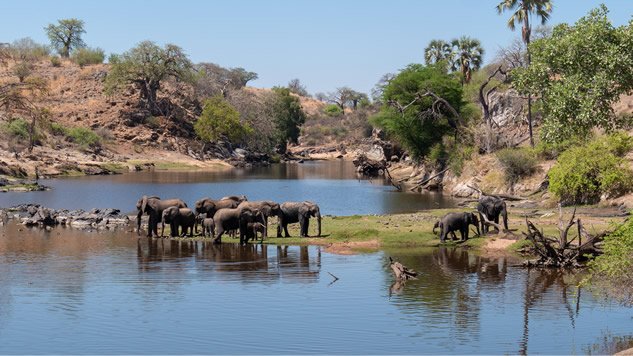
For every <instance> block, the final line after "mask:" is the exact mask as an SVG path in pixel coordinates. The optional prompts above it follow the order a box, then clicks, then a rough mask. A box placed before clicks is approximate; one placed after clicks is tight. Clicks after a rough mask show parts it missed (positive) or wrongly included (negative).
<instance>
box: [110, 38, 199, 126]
mask: <svg viewBox="0 0 633 356" xmlns="http://www.w3.org/2000/svg"><path fill="white" fill-rule="evenodd" d="M110 64H111V66H112V67H111V69H110V73H108V76H107V77H106V82H105V87H106V93H108V94H111V93H112V92H114V91H116V90H120V89H121V88H123V87H124V86H125V85H129V84H133V85H134V86H136V87H137V88H138V89H139V91H140V96H141V104H142V105H143V106H144V107H145V108H147V109H148V110H149V111H150V112H151V113H152V114H159V115H160V114H162V112H161V111H160V109H159V107H158V105H157V102H156V93H157V92H158V90H159V89H160V87H161V82H162V81H163V80H165V79H167V78H170V77H171V78H176V79H178V80H182V81H193V75H192V71H191V68H192V64H191V62H190V61H189V59H188V58H187V56H186V55H185V53H184V52H183V51H182V49H181V48H180V47H178V46H175V45H172V44H167V45H165V48H160V47H159V46H157V45H156V44H155V43H154V42H151V41H144V42H141V43H139V44H138V45H137V46H136V47H134V48H132V49H131V50H129V51H127V52H125V53H123V54H122V55H120V56H111V59H110Z"/></svg>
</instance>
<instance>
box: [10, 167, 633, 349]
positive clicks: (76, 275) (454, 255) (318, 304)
mask: <svg viewBox="0 0 633 356" xmlns="http://www.w3.org/2000/svg"><path fill="white" fill-rule="evenodd" d="M353 177H354V176H353V168H350V166H349V165H348V164H347V163H341V162H333V163H326V164H319V163H309V164H304V165H297V164H295V165H279V166H273V167H270V168H266V169H253V170H235V171H230V172H224V173H197V172H184V173H183V172H181V173H174V172H167V173H164V172H161V173H158V172H142V173H135V174H127V175H120V176H106V177H82V178H77V179H75V178H72V179H58V180H53V181H50V182H48V181H47V182H46V183H49V184H50V185H51V186H54V187H55V189H54V190H52V191H49V192H34V193H9V194H3V195H0V199H3V200H2V203H1V204H0V206H7V205H12V204H17V203H21V202H37V203H40V204H43V205H46V206H51V207H63V208H73V209H74V208H84V209H89V208H92V207H116V208H120V209H122V210H124V211H131V210H132V209H133V206H134V203H135V201H136V199H138V196H139V195H141V194H159V195H161V196H165V197H167V196H180V197H183V199H185V200H186V201H188V202H193V201H194V200H195V199H197V198H198V197H200V196H204V195H210V196H212V197H219V196H222V195H228V194H247V195H248V196H249V197H250V198H251V199H252V200H255V199H273V200H278V201H284V200H303V199H312V200H315V201H317V202H319V203H320V204H321V206H322V210H323V211H324V214H333V215H352V214H365V213H370V214H381V213H393V212H404V211H414V210H418V209H427V208H432V207H438V206H439V207H447V206H452V204H454V203H455V202H454V201H453V200H450V199H448V198H446V197H443V196H441V195H419V194H408V193H396V192H394V191H393V188H391V187H390V186H388V185H385V184H384V182H382V181H372V182H370V181H364V180H361V181H359V180H357V179H354V178H353ZM389 257H393V258H395V259H397V260H399V261H401V262H402V263H404V264H405V265H407V266H408V267H410V268H413V269H415V270H416V271H418V272H420V276H419V279H417V280H414V281H409V282H407V283H406V284H405V285H398V284H394V281H393V277H392V275H391V272H390V269H389V266H388V259H389ZM333 276H336V277H337V278H338V280H335V278H334V277H333ZM580 277H581V276H579V275H574V274H571V273H560V272H558V271H543V270H536V269H531V270H528V269H524V268H519V267H513V266H512V263H511V262H509V261H508V260H506V259H505V258H497V259H488V258H483V257H481V256H479V255H478V254H477V253H474V252H469V251H467V250H463V249H459V248H433V249H393V250H392V249H386V250H383V251H380V252H376V253H367V254H361V255H355V256H343V255H335V254H330V253H327V252H325V251H324V250H323V248H322V247H319V246H268V245H249V246H244V247H240V246H237V244H222V245H221V246H215V245H211V244H208V243H203V242H191V241H172V240H167V239H165V240H158V239H147V238H137V236H136V235H135V234H134V233H131V232H125V231H118V232H117V231H103V232H82V231H79V230H75V229H70V228H62V227H57V228H54V229H52V230H51V231H46V230H42V229H30V228H26V227H23V226H21V225H17V224H13V223H9V224H6V225H4V226H1V227H0V354H69V353H72V354H208V353H215V354H218V353H219V354H438V353H442V354H447V353H448V354H472V353H477V354H482V353H484V354H527V353H531V354H538V353H541V354H542V353H546V354H605V353H612V352H614V351H617V350H621V349H624V348H627V347H631V346H633V328H632V325H633V323H632V321H633V309H631V308H627V307H623V306H621V305H619V304H617V303H616V302H614V301H611V300H609V299H605V298H604V297H601V296H597V295H594V294H592V293H591V292H590V291H588V290H586V289H580V288H577V287H575V285H576V284H577V281H578V278H580Z"/></svg>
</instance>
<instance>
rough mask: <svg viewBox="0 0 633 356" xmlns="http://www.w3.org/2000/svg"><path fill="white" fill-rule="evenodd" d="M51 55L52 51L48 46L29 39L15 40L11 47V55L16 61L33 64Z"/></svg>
mask: <svg viewBox="0 0 633 356" xmlns="http://www.w3.org/2000/svg"><path fill="white" fill-rule="evenodd" d="M49 53H50V49H49V48H48V47H47V46H45V45H43V44H39V43H36V42H35V41H33V40H32V39H31V38H29V37H25V38H21V39H19V40H15V41H13V43H11V45H10V46H9V54H10V55H11V57H12V58H13V59H14V60H16V61H28V62H33V61H37V60H40V59H42V58H44V57H46V56H48V54H49Z"/></svg>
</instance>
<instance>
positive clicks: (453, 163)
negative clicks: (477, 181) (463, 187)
mask: <svg viewBox="0 0 633 356" xmlns="http://www.w3.org/2000/svg"><path fill="white" fill-rule="evenodd" d="M473 152H475V149H474V148H473V147H471V146H457V147H456V148H455V149H453V150H451V151H450V153H449V154H448V166H449V168H450V169H451V171H452V172H453V173H454V174H455V175H456V176H458V177H459V176H460V175H462V170H463V169H464V162H466V161H468V160H470V158H471V156H472V155H473Z"/></svg>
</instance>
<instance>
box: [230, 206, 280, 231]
mask: <svg viewBox="0 0 633 356" xmlns="http://www.w3.org/2000/svg"><path fill="white" fill-rule="evenodd" d="M246 207H248V208H252V209H257V210H259V211H261V212H262V214H264V226H265V227H266V231H265V232H264V237H268V218H269V217H271V216H276V217H277V218H280V216H281V206H279V204H278V203H275V202H274V201H270V200H262V201H245V202H242V203H240V205H239V206H238V208H246Z"/></svg>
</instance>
